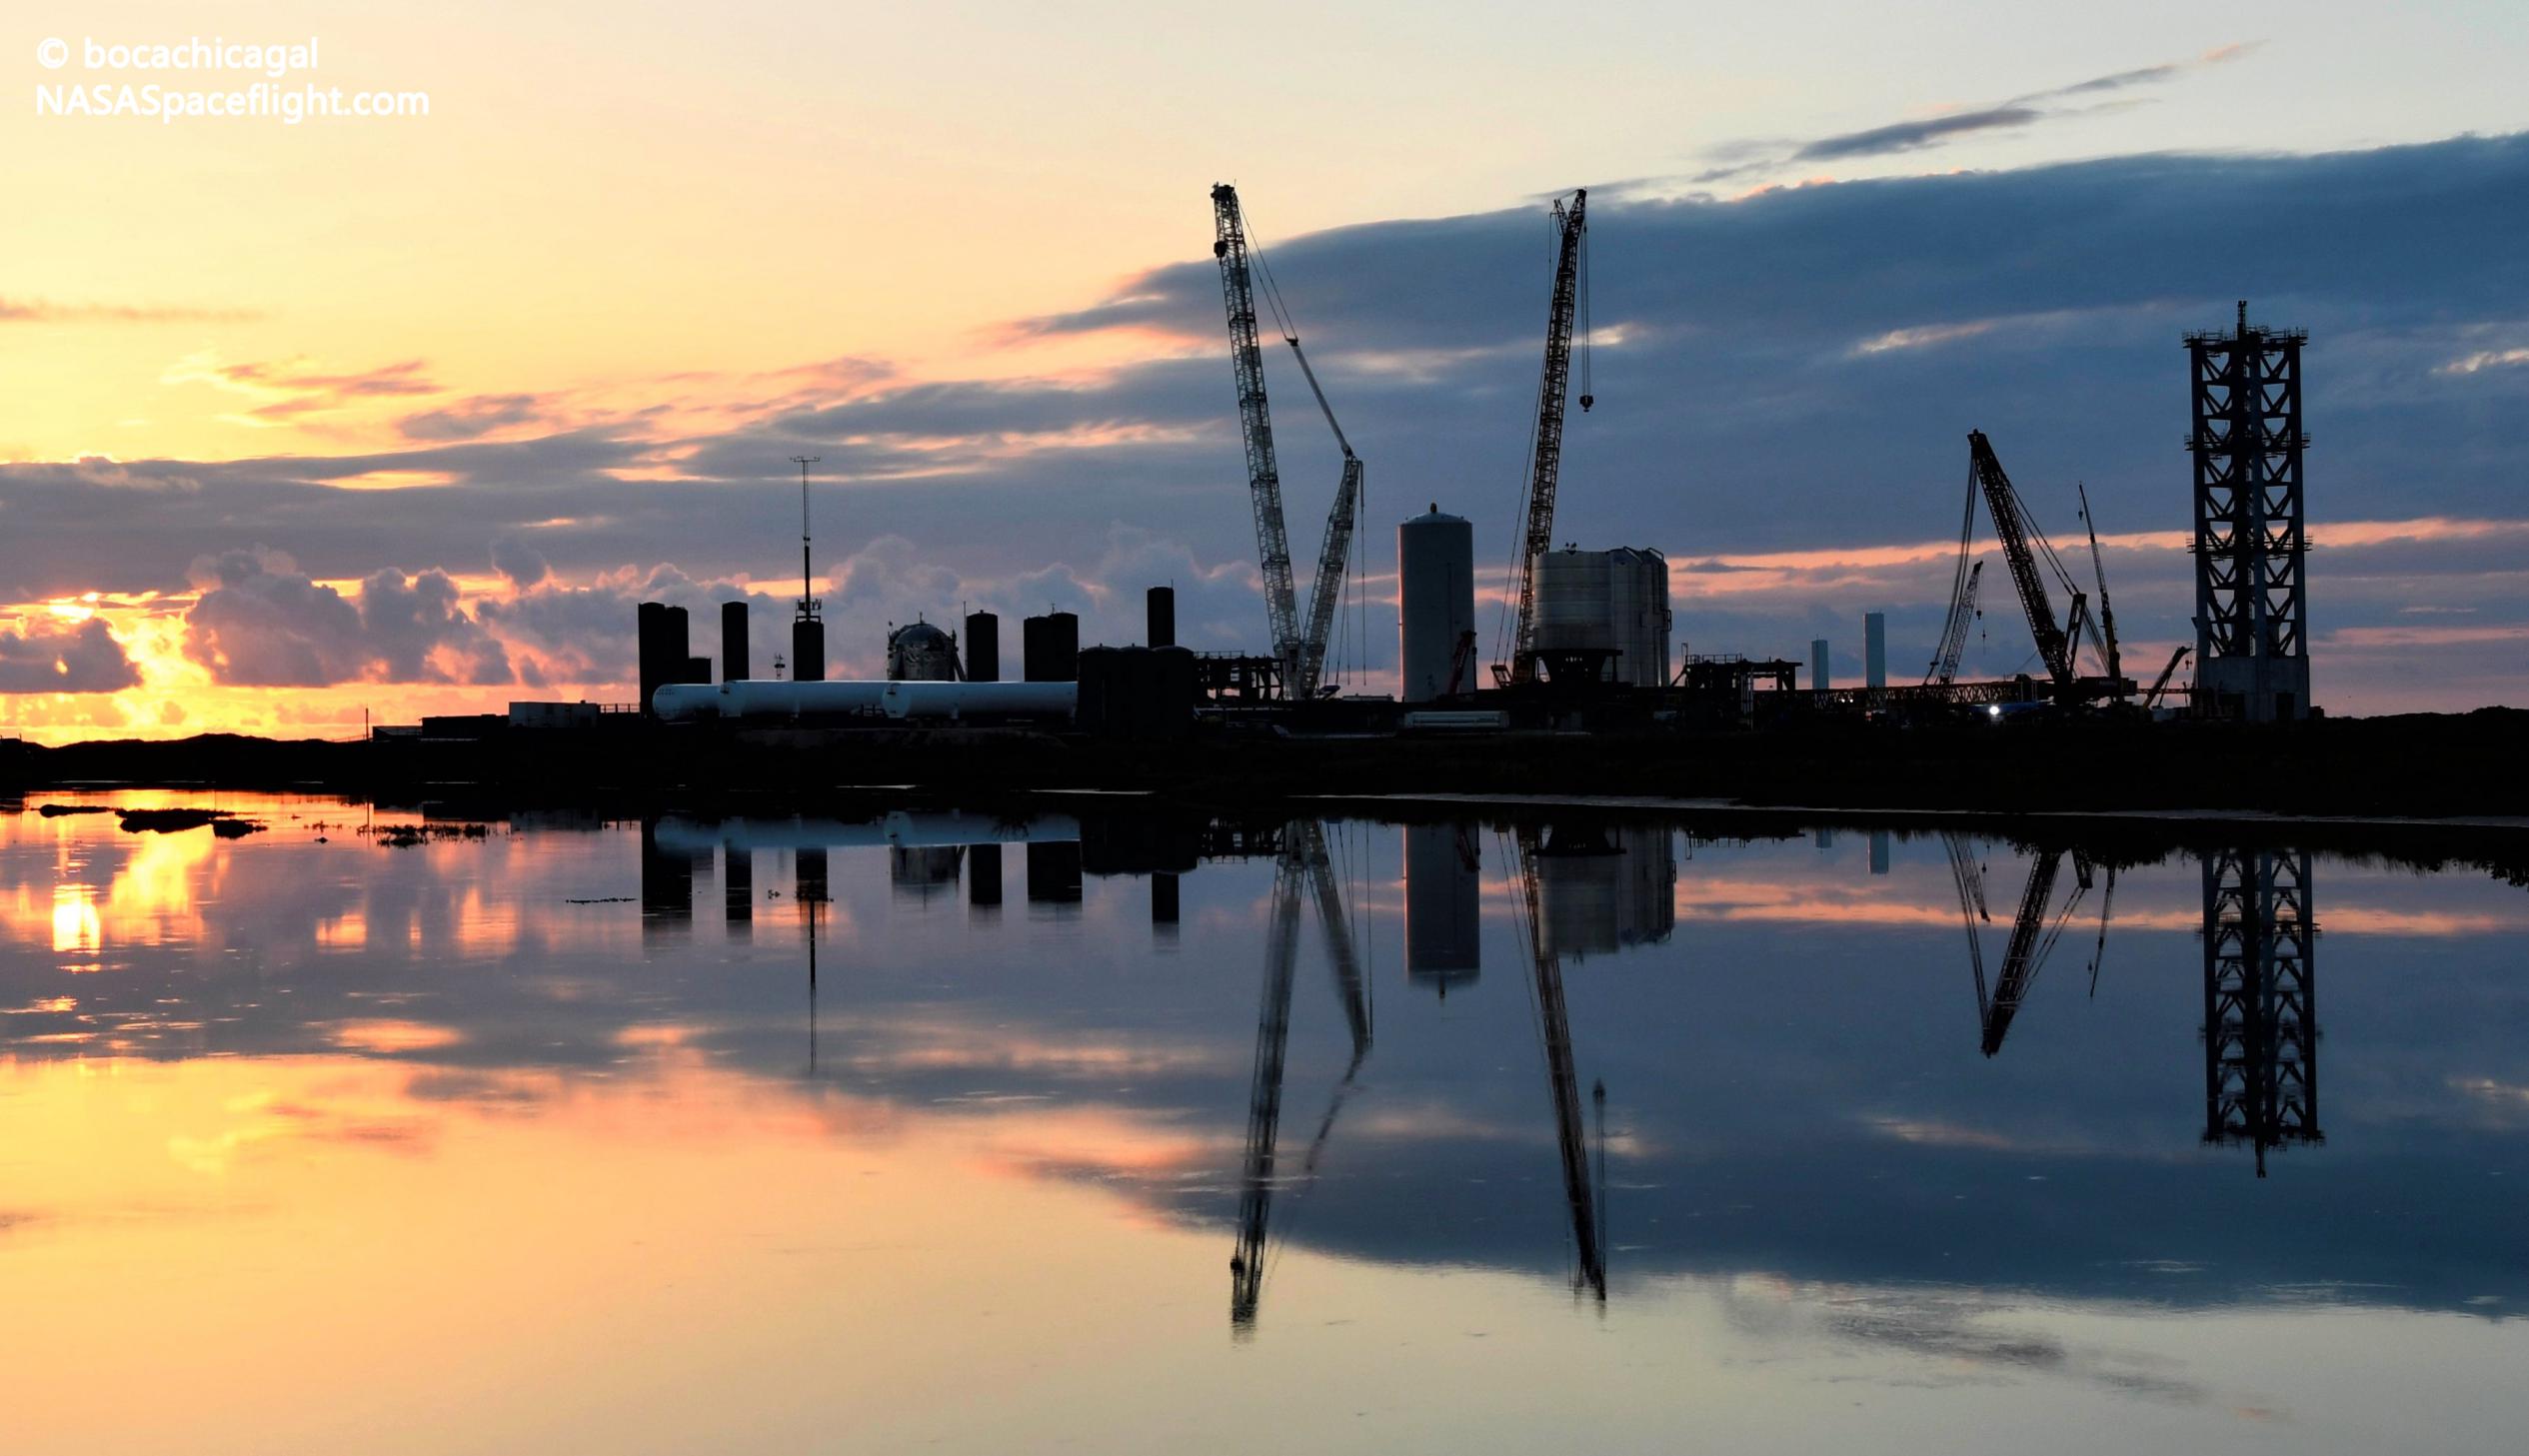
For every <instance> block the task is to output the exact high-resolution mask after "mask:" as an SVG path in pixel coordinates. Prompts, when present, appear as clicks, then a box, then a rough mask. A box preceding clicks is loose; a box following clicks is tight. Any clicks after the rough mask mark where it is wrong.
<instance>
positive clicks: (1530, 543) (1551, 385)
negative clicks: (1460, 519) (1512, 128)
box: [1494, 189, 1592, 684]
mask: <svg viewBox="0 0 2529 1456" xmlns="http://www.w3.org/2000/svg"><path fill="white" fill-rule="evenodd" d="M1588 205H1589V194H1588V192H1587V191H1586V190H1585V189H1584V190H1576V191H1574V192H1573V193H1572V195H1571V204H1570V206H1568V207H1566V206H1564V205H1563V204H1562V203H1559V202H1558V203H1556V204H1554V225H1555V229H1556V231H1557V233H1558V234H1559V235H1560V241H1559V243H1558V245H1557V247H1556V249H1555V253H1554V293H1553V298H1552V301H1551V302H1550V303H1549V305H1548V306H1547V309H1546V315H1545V366H1544V370H1543V372H1542V373H1541V375H1540V376H1539V378H1538V381H1537V391H1536V454H1535V455H1534V456H1533V457H1532V458H1531V460H1530V463H1529V468H1528V491H1527V500H1528V519H1527V529H1526V531H1525V532H1524V533H1522V535H1521V536H1520V539H1519V616H1518V622H1517V626H1516V628H1515V629H1514V630H1513V633H1512V637H1511V644H1510V662H1509V664H1508V665H1507V668H1506V670H1505V669H1502V668H1496V669H1495V670H1494V676H1495V677H1497V678H1504V679H1505V680H1506V681H1507V682H1510V683H1513V684H1526V683H1532V682H1534V681H1536V568H1537V563H1538V562H1540V561H1542V560H1543V559H1544V556H1545V553H1547V552H1548V551H1551V550H1552V549H1553V546H1554V488H1555V485H1556V483H1557V481H1558V479H1559V478H1560V476H1561V473H1562V467H1563V409H1564V399H1565V396H1566V394H1567V393H1568V391H1569V389H1570V385H1571V333H1572V320H1573V317H1574V316H1575V315H1576V314H1577V313H1578V312H1579V303H1580V296H1581V293H1582V289H1583V285H1582V281H1581V279H1582V268H1581V264H1582V258H1581V248H1582V241H1583V240H1584V239H1585V238H1586V237H1587V235H1588V224H1587V220H1586V215H1587V209H1588ZM1585 342H1586V341H1585V340H1584V343H1585ZM1591 403H1592V401H1591V398H1590V396H1589V393H1588V386H1587V385H1586V384H1585V383H1584V384H1583V385H1582V387H1581V396H1580V408H1581V410H1582V411H1583V412H1584V413H1585V412H1586V411H1587V410H1588V408H1589V406H1590V404H1591Z"/></svg>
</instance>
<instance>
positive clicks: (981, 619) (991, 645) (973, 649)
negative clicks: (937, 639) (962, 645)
mask: <svg viewBox="0 0 2529 1456" xmlns="http://www.w3.org/2000/svg"><path fill="white" fill-rule="evenodd" d="M966 681H967V682H969V683H998V682H1000V681H1001V619H1000V618H998V617H995V616H994V615H993V614H991V613H989V612H970V613H968V614H967V615H966Z"/></svg>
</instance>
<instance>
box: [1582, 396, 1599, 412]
mask: <svg viewBox="0 0 2529 1456" xmlns="http://www.w3.org/2000/svg"><path fill="white" fill-rule="evenodd" d="M1597 402H1598V397H1597V396H1596V395H1582V396H1581V397H1580V413H1582V414H1584V415H1586V414H1588V413H1589V407H1590V406H1591V405H1594V404H1596V403H1597Z"/></svg>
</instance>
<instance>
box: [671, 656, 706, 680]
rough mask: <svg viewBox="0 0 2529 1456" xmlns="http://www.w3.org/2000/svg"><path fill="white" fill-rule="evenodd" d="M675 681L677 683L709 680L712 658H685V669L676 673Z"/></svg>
mask: <svg viewBox="0 0 2529 1456" xmlns="http://www.w3.org/2000/svg"><path fill="white" fill-rule="evenodd" d="M676 681H678V682H679V683H709V682H711V681H712V660H711V659H709V658H687V659H686V660H685V671H684V672H682V673H680V674H678V675H677V680H676Z"/></svg>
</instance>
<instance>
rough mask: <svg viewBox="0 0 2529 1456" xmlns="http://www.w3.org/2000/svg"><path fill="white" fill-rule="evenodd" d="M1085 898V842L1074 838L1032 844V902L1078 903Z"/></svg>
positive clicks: (1029, 899)
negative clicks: (1083, 882)
mask: <svg viewBox="0 0 2529 1456" xmlns="http://www.w3.org/2000/svg"><path fill="white" fill-rule="evenodd" d="M1080 902H1081V846H1080V845H1079V844H1078V843H1076V842H1073V841H1071V840H1059V841H1056V842H1053V843H1044V842H1039V841H1036V840H1030V841H1029V844H1028V903H1030V904H1032V905H1077V904H1079V903H1080Z"/></svg>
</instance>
